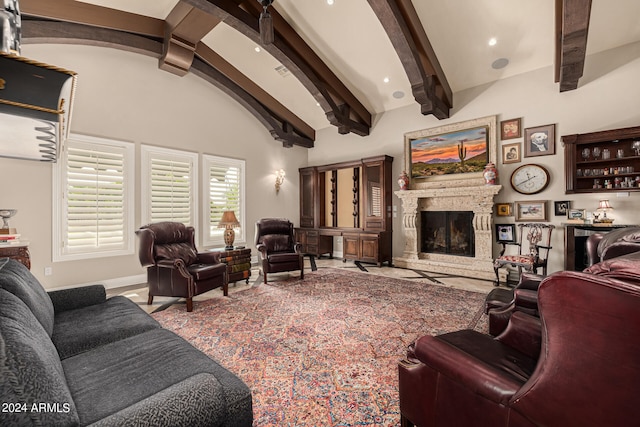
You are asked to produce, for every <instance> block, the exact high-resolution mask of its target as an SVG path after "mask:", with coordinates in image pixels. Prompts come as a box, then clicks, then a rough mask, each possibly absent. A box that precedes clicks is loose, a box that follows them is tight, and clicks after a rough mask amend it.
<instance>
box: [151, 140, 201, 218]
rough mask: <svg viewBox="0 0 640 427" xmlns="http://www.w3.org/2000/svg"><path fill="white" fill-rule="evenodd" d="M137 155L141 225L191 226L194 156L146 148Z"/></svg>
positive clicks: (195, 158) (194, 182) (182, 152)
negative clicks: (167, 224)
mask: <svg viewBox="0 0 640 427" xmlns="http://www.w3.org/2000/svg"><path fill="white" fill-rule="evenodd" d="M141 153H142V171H141V173H142V200H143V201H144V202H143V203H142V222H143V223H151V222H160V221H175V222H181V223H183V224H185V225H191V226H195V225H196V224H197V215H196V213H197V209H196V206H197V205H196V203H195V200H196V199H195V195H196V194H197V176H198V154H197V153H189V152H186V151H179V150H172V149H167V148H159V147H152V146H148V145H143V146H142V150H141ZM196 228H197V227H196Z"/></svg>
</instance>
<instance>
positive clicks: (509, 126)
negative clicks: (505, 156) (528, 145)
mask: <svg viewBox="0 0 640 427" xmlns="http://www.w3.org/2000/svg"><path fill="white" fill-rule="evenodd" d="M521 136H522V118H517V119H509V120H503V121H501V122H500V139H501V140H502V141H504V140H506V139H514V138H520V137H521Z"/></svg>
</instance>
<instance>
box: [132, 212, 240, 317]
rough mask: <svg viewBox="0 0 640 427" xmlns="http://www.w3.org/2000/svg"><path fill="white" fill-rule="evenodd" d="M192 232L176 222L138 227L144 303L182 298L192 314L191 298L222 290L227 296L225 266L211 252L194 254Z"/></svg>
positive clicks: (227, 286) (195, 251)
mask: <svg viewBox="0 0 640 427" xmlns="http://www.w3.org/2000/svg"><path fill="white" fill-rule="evenodd" d="M194 233H195V230H194V228H193V227H186V226H185V225H184V224H181V223H178V222H157V223H154V224H149V225H145V226H142V227H140V229H139V230H138V231H136V234H137V235H138V237H139V238H140V239H139V240H140V251H139V253H138V256H139V258H140V264H142V266H143V267H147V282H148V284H149V299H148V301H147V303H148V304H151V303H152V302H153V297H154V296H167V297H182V298H186V300H187V311H193V297H194V296H196V295H200V294H202V293H204V292H208V291H210V290H212V289H215V288H219V287H222V290H223V293H224V295H225V296H227V295H228V293H229V281H228V277H227V267H226V265H225V264H222V263H220V262H219V260H218V254H216V253H213V252H200V253H199V252H198V251H197V249H196V246H195V241H194Z"/></svg>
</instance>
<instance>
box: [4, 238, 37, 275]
mask: <svg viewBox="0 0 640 427" xmlns="http://www.w3.org/2000/svg"><path fill="white" fill-rule="evenodd" d="M0 258H12V259H15V260H16V261H18V262H21V263H22V264H24V265H25V266H26V267H27V268H28V269H31V254H29V244H28V243H19V244H9V245H7V244H0Z"/></svg>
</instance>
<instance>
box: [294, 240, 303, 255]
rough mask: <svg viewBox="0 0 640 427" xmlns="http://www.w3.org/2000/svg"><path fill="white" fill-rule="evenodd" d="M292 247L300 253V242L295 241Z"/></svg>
mask: <svg viewBox="0 0 640 427" xmlns="http://www.w3.org/2000/svg"><path fill="white" fill-rule="evenodd" d="M293 249H294V250H295V251H296V253H297V254H301V253H302V243H300V242H295V243H294V244H293Z"/></svg>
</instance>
